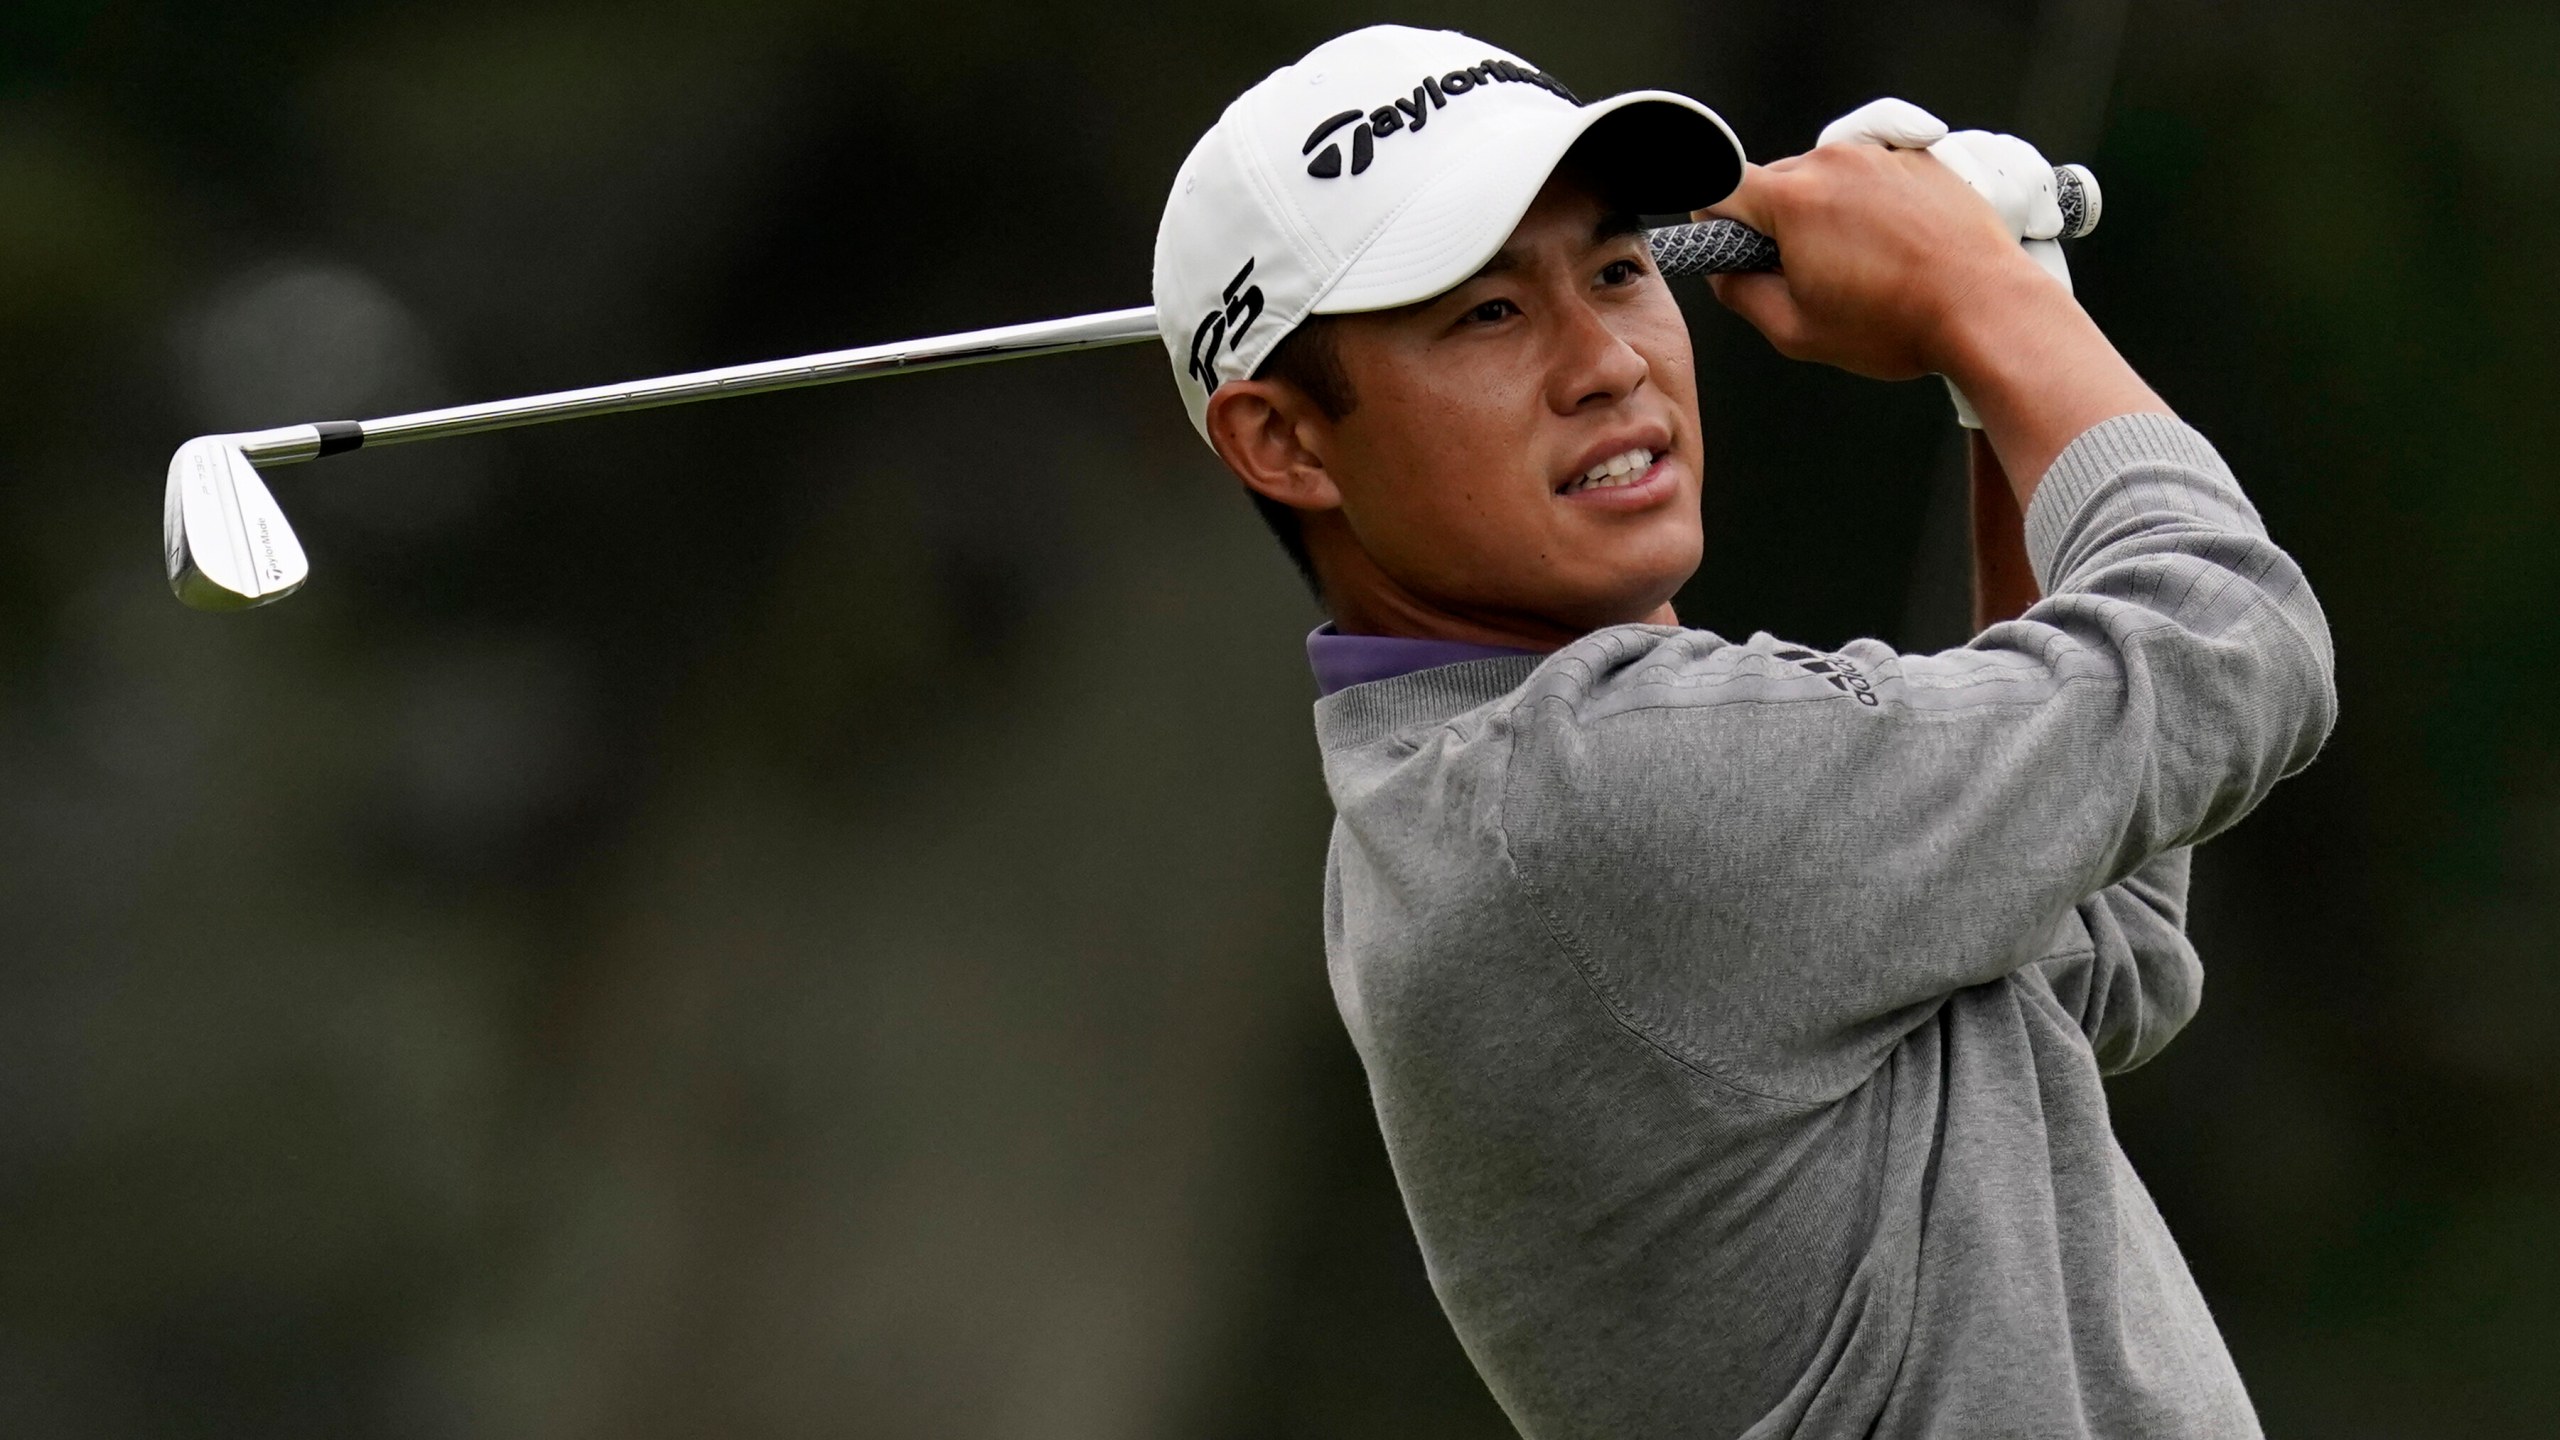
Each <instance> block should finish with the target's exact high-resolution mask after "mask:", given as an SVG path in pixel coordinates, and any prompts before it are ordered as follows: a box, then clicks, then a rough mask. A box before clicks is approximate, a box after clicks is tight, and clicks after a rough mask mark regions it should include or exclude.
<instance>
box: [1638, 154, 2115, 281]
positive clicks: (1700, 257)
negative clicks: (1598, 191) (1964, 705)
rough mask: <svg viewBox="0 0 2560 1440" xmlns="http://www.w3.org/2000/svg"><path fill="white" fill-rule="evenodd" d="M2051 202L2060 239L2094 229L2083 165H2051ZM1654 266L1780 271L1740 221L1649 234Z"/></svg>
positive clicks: (2095, 205)
mask: <svg viewBox="0 0 2560 1440" xmlns="http://www.w3.org/2000/svg"><path fill="white" fill-rule="evenodd" d="M2053 190H2054V199H2055V201H2057V202H2058V203H2059V204H2060V205H2061V206H2062V235H2061V238H2062V239H2065V240H2077V239H2079V238H2080V237H2081V236H2083V235H2086V234H2088V233H2089V232H2090V231H2092V230H2095V229H2097V228H2098V210H2099V200H2098V179H2097V177H2096V176H2094V175H2092V174H2090V173H2089V170H2088V167H2087V166H2084V165H2056V166H2055V167H2053ZM1645 239H1646V241H1648V242H1649V243H1650V244H1651V245H1652V247H1653V263H1654V264H1655V265H1656V266H1657V267H1658V268H1660V269H1661V271H1662V273H1663V274H1665V275H1725V274H1731V273H1732V272H1734V271H1737V270H1775V269H1777V268H1778V242H1777V241H1775V240H1772V239H1770V238H1769V237H1768V236H1766V235H1763V234H1761V233H1760V232H1759V231H1757V230H1754V229H1752V228H1751V227H1750V226H1748V225H1745V224H1743V223H1742V222H1741V221H1739V220H1707V221H1702V222H1700V223H1698V224H1695V225H1665V226H1664V227H1662V228H1661V229H1659V230H1648V231H1646V232H1645Z"/></svg>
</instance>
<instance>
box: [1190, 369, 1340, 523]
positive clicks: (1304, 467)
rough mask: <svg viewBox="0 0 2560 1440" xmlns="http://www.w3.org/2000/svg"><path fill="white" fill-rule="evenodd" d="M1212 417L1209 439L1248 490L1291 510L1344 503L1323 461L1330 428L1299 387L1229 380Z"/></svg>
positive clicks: (1214, 397) (1212, 404) (1213, 402)
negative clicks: (1299, 391)
mask: <svg viewBox="0 0 2560 1440" xmlns="http://www.w3.org/2000/svg"><path fill="white" fill-rule="evenodd" d="M1208 421H1209V443H1210V444H1211V445H1212V446H1214V447H1216V449H1217V452H1218V458H1219V459H1221V460H1224V461H1226V462H1227V468H1228V469H1230V470H1232V471H1234V472H1235V473H1236V478H1237V479H1239V480H1242V481H1243V482H1244V483H1245V487H1246V488H1247V489H1250V490H1251V491H1253V492H1254V493H1255V494H1257V495H1262V496H1266V497H1268V498H1270V499H1273V500H1277V501H1279V502H1280V503H1281V504H1283V505H1286V506H1288V507H1289V508H1290V509H1292V510H1334V509H1339V508H1340V507H1341V505H1342V492H1341V491H1340V490H1337V489H1335V488H1334V483H1333V476H1332V475H1331V473H1329V472H1328V471H1327V470H1326V469H1325V464H1324V449H1325V441H1326V439H1327V438H1328V436H1329V435H1330V433H1331V427H1330V426H1329V425H1328V424H1327V423H1326V422H1325V420H1324V417H1323V416H1322V414H1321V413H1319V412H1318V411H1317V409H1316V407H1315V404H1314V402H1312V401H1310V400H1309V399H1307V397H1306V396H1304V395H1301V394H1299V393H1298V391H1297V389H1296V387H1294V386H1291V385H1289V384H1286V383H1285V382H1282V381H1277V380H1230V381H1228V382H1227V383H1226V384H1224V385H1221V386H1219V387H1218V388H1217V390H1216V391H1215V392H1213V393H1212V394H1211V395H1210V396H1209V414H1208Z"/></svg>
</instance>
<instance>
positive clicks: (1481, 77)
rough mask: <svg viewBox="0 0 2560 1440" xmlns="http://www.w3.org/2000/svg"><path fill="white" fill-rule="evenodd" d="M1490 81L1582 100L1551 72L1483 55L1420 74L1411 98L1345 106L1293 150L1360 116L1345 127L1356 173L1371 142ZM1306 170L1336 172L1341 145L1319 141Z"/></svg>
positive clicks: (1418, 123) (1416, 125) (1311, 146)
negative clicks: (1476, 61)
mask: <svg viewBox="0 0 2560 1440" xmlns="http://www.w3.org/2000/svg"><path fill="white" fill-rule="evenodd" d="M1496 81H1519V82H1521V83H1524V84H1530V85H1543V86H1545V87H1546V88H1548V89H1549V90H1552V91H1554V92H1555V93H1556V94H1558V95H1561V96H1563V97H1564V98H1565V99H1566V100H1568V101H1571V102H1572V103H1573V104H1576V105H1579V104H1581V103H1582V101H1581V100H1580V99H1578V98H1576V96H1575V95H1574V93H1573V92H1572V91H1570V90H1567V89H1566V88H1564V86H1563V85H1562V84H1560V83H1558V82H1557V81H1556V79H1555V77H1553V76H1550V75H1541V74H1539V73H1538V72H1537V71H1535V70H1532V69H1530V68H1529V67H1527V66H1525V65H1514V64H1512V63H1511V62H1510V61H1508V60H1487V61H1485V62H1484V63H1483V64H1481V65H1476V66H1472V67H1470V68H1468V69H1465V70H1452V71H1450V72H1449V73H1448V74H1447V75H1444V76H1431V75H1425V76H1423V77H1422V83H1421V84H1419V85H1416V86H1414V87H1413V98H1412V99H1410V100H1407V99H1403V98H1401V97H1399V98H1398V99H1397V100H1396V102H1395V103H1394V104H1392V105H1381V106H1379V107H1378V108H1377V109H1375V110H1371V111H1367V112H1365V113H1364V112H1362V111H1358V110H1345V111H1343V112H1342V113H1341V114H1339V115H1334V116H1331V117H1328V118H1327V119H1326V120H1325V121H1324V122H1323V123H1321V124H1319V125H1317V126H1316V129H1315V133H1314V134H1312V135H1309V136H1308V137H1307V143H1306V144H1304V145H1302V146H1300V147H1299V149H1300V151H1301V152H1302V153H1305V152H1312V151H1314V150H1315V148H1316V147H1317V146H1318V145H1323V144H1324V142H1325V139H1326V138H1327V137H1328V136H1330V135H1332V134H1333V133H1334V132H1335V131H1337V130H1339V129H1341V128H1342V127H1343V126H1345V125H1349V124H1351V123H1352V122H1353V121H1355V120H1357V121H1362V122H1364V123H1363V124H1361V125H1360V126H1359V127H1358V128H1357V129H1355V130H1353V131H1352V132H1351V173H1352V174H1354V175H1357V174H1359V173H1360V172H1361V171H1363V170H1366V169H1368V168H1369V160H1370V157H1371V156H1373V155H1375V154H1376V153H1377V144H1376V142H1377V141H1379V140H1384V139H1386V138H1387V137H1388V136H1390V135H1393V134H1395V133H1396V132H1397V131H1399V130H1404V129H1407V128H1411V129H1415V130H1419V129H1421V128H1422V127H1423V125H1424V124H1425V122H1427V121H1429V120H1430V119H1431V112H1432V111H1434V110H1438V109H1442V108H1444V107H1446V106H1447V105H1448V103H1449V97H1450V96H1452V95H1467V94H1472V93H1474V91H1475V89H1476V87H1477V86H1479V85H1490V84H1493V83H1494V82H1496ZM1307 173H1308V174H1310V175H1313V176H1314V177H1316V178H1317V179H1319V180H1330V179H1332V178H1333V177H1335V176H1337V175H1339V174H1341V173H1342V147H1341V146H1339V145H1325V147H1324V151H1323V153H1322V154H1319V155H1317V156H1316V158H1314V159H1313V160H1310V161H1308V162H1307Z"/></svg>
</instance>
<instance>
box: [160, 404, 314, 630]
mask: <svg viewBox="0 0 2560 1440" xmlns="http://www.w3.org/2000/svg"><path fill="white" fill-rule="evenodd" d="M295 428H296V429H298V430H307V429H309V428H310V427H308V426H297V427H295ZM274 438H279V437H278V432H274V431H268V432H263V433H261V434H259V435H255V436H250V435H205V436H200V437H198V438H196V439H193V440H190V441H188V442H187V443H186V444H184V445H181V446H179V447H178V453H177V454H176V455H174V456H172V457H170V460H169V492H168V502H167V507H166V509H165V511H164V513H163V515H162V517H161V532H160V539H161V546H162V549H163V550H164V552H165V554H166V556H167V559H168V562H169V589H170V590H171V591H172V592H173V593H175V594H176V595H177V597H178V598H179V599H180V600H182V601H184V602H185V603H187V604H189V605H192V606H194V607H195V608H196V609H199V610H246V609H248V608H249V607H250V606H252V605H264V604H266V603H268V602H269V601H273V600H281V599H283V598H284V597H286V596H287V595H290V594H292V593H293V592H294V591H296V590H298V589H300V588H301V587H302V582H303V581H304V580H305V579H307V578H309V576H310V574H311V562H310V561H309V560H307V559H305V558H304V556H303V553H302V542H301V541H299V540H297V539H295V538H294V534H293V527H292V526H290V525H288V524H286V523H285V518H284V512H283V511H282V510H280V509H278V508H277V507H276V502H275V497H274V496H272V495H270V494H268V493H267V486H266V482H265V481H263V480H261V479H259V478H258V467H257V466H255V465H253V464H251V463H250V462H249V456H248V453H247V451H246V449H245V448H244V446H245V445H246V444H247V443H248V442H250V441H252V440H260V441H266V440H272V439H274ZM294 438H299V437H294ZM317 442H318V437H317V435H316V434H314V436H313V441H312V443H313V444H314V445H315V446H316V444H317Z"/></svg>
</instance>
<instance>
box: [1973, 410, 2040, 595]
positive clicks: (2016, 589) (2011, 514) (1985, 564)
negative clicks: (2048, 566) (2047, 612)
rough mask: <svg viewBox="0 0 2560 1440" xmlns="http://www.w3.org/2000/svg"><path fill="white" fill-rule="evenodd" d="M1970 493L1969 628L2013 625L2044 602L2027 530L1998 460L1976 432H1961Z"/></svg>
mask: <svg viewBox="0 0 2560 1440" xmlns="http://www.w3.org/2000/svg"><path fill="white" fill-rule="evenodd" d="M1964 439H1965V455H1966V462H1967V463H1966V469H1967V471H1968V472H1969V476H1970V479H1971V482H1972V483H1971V486H1970V488H1971V489H1972V491H1973V505H1972V513H1973V629H1974V633H1976V634H1980V633H1981V632H1983V631H1985V630H1988V629H1990V628H1991V627H1992V626H1994V625H1997V624H1999V623H2000V622H2001V621H2003V620H2015V619H2017V618H2018V617H2019V616H2021V615H2024V614H2026V613H2027V607H2028V606H2030V605H2033V604H2035V603H2036V601H2037V600H2038V599H2039V598H2041V597H2042V592H2041V591H2039V590H2038V589H2037V588H2036V572H2035V566H2034V565H2033V564H2031V563H2029V561H2028V559H2027V525H2026V519H2025V515H2024V512H2022V511H2021V510H2020V509H2019V508H2018V497H2017V495H2016V493H2015V492H2014V491H2012V490H2011V489H2010V486H2009V475H2008V472H2007V471H2005V470H2003V469H2001V468H2000V455H1999V452H1998V451H1995V450H1993V449H1992V448H1991V442H1990V440H1989V439H1987V438H1985V437H1984V435H1983V433H1982V432H1981V431H1979V430H1968V431H1966V432H1965V437H1964Z"/></svg>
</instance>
